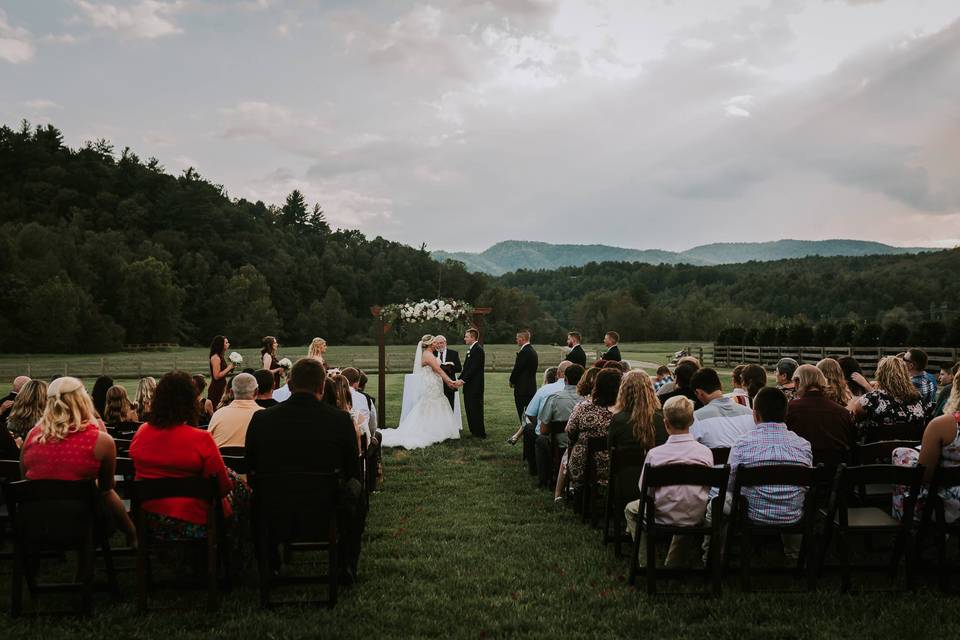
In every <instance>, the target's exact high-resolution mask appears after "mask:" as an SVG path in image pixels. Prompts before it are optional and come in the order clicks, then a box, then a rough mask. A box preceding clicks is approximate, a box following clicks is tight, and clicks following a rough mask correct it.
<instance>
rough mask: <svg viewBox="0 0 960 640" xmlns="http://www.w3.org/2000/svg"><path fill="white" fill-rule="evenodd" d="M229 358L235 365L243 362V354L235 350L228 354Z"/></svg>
mask: <svg viewBox="0 0 960 640" xmlns="http://www.w3.org/2000/svg"><path fill="white" fill-rule="evenodd" d="M229 359H230V362H232V363H233V364H235V365H237V366H240V365H241V364H243V356H242V355H240V354H239V353H238V352H236V351H234V352H233V353H231V354H230V356H229Z"/></svg>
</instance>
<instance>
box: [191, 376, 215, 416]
mask: <svg viewBox="0 0 960 640" xmlns="http://www.w3.org/2000/svg"><path fill="white" fill-rule="evenodd" d="M190 379H191V380H193V386H194V387H196V388H197V425H198V426H201V427H205V426H207V425H208V424H210V418H211V417H213V402H212V401H211V400H210V398H204V397H203V391H204V389H206V388H207V379H206V378H204V377H203V376H202V375H200V374H199V373H195V374H193V375H192V376H190Z"/></svg>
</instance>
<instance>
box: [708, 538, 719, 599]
mask: <svg viewBox="0 0 960 640" xmlns="http://www.w3.org/2000/svg"><path fill="white" fill-rule="evenodd" d="M718 537H719V536H716V535H714V536H712V537H711V541H713V540H716V539H717V538H718ZM720 549H721V546H720V545H719V544H716V545H714V544H711V545H710V549H709V551H708V552H707V562H708V563H709V564H710V566H709V567H706V569H707V570H708V571H710V572H711V573H712V575H713V579H712V583H713V584H712V587H713V595H715V596H719V595H720V592H721V589H722V580H723V561H722V557H721V554H720Z"/></svg>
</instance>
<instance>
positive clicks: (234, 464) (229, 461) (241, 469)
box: [222, 456, 248, 475]
mask: <svg viewBox="0 0 960 640" xmlns="http://www.w3.org/2000/svg"><path fill="white" fill-rule="evenodd" d="M222 457H223V464H225V465H226V466H227V468H228V469H231V470H233V471H235V472H236V473H239V474H241V475H243V474H245V473H247V470H248V467H247V459H246V457H244V456H222Z"/></svg>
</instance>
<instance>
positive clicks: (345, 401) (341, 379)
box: [323, 373, 367, 451]
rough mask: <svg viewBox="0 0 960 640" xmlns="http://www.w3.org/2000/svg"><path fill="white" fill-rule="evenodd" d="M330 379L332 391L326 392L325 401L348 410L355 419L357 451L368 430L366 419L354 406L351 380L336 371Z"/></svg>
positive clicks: (341, 409)
mask: <svg viewBox="0 0 960 640" xmlns="http://www.w3.org/2000/svg"><path fill="white" fill-rule="evenodd" d="M328 379H329V380H330V389H329V391H330V393H324V396H323V401H324V402H326V403H327V404H329V405H331V406H334V407H336V408H338V409H340V411H346V412H347V413H348V414H349V415H350V419H351V420H352V421H353V428H354V431H355V432H356V435H357V451H359V450H360V436H361V434H362V433H363V432H364V431H366V428H367V426H366V420H365V418H364V416H363V414H361V413H360V412H359V411H357V410H355V409H354V408H353V394H352V393H351V390H350V381H349V380H347V377H346V376H345V375H343V374H342V373H335V374H333V375H332V376H328ZM324 384H326V383H324Z"/></svg>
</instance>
